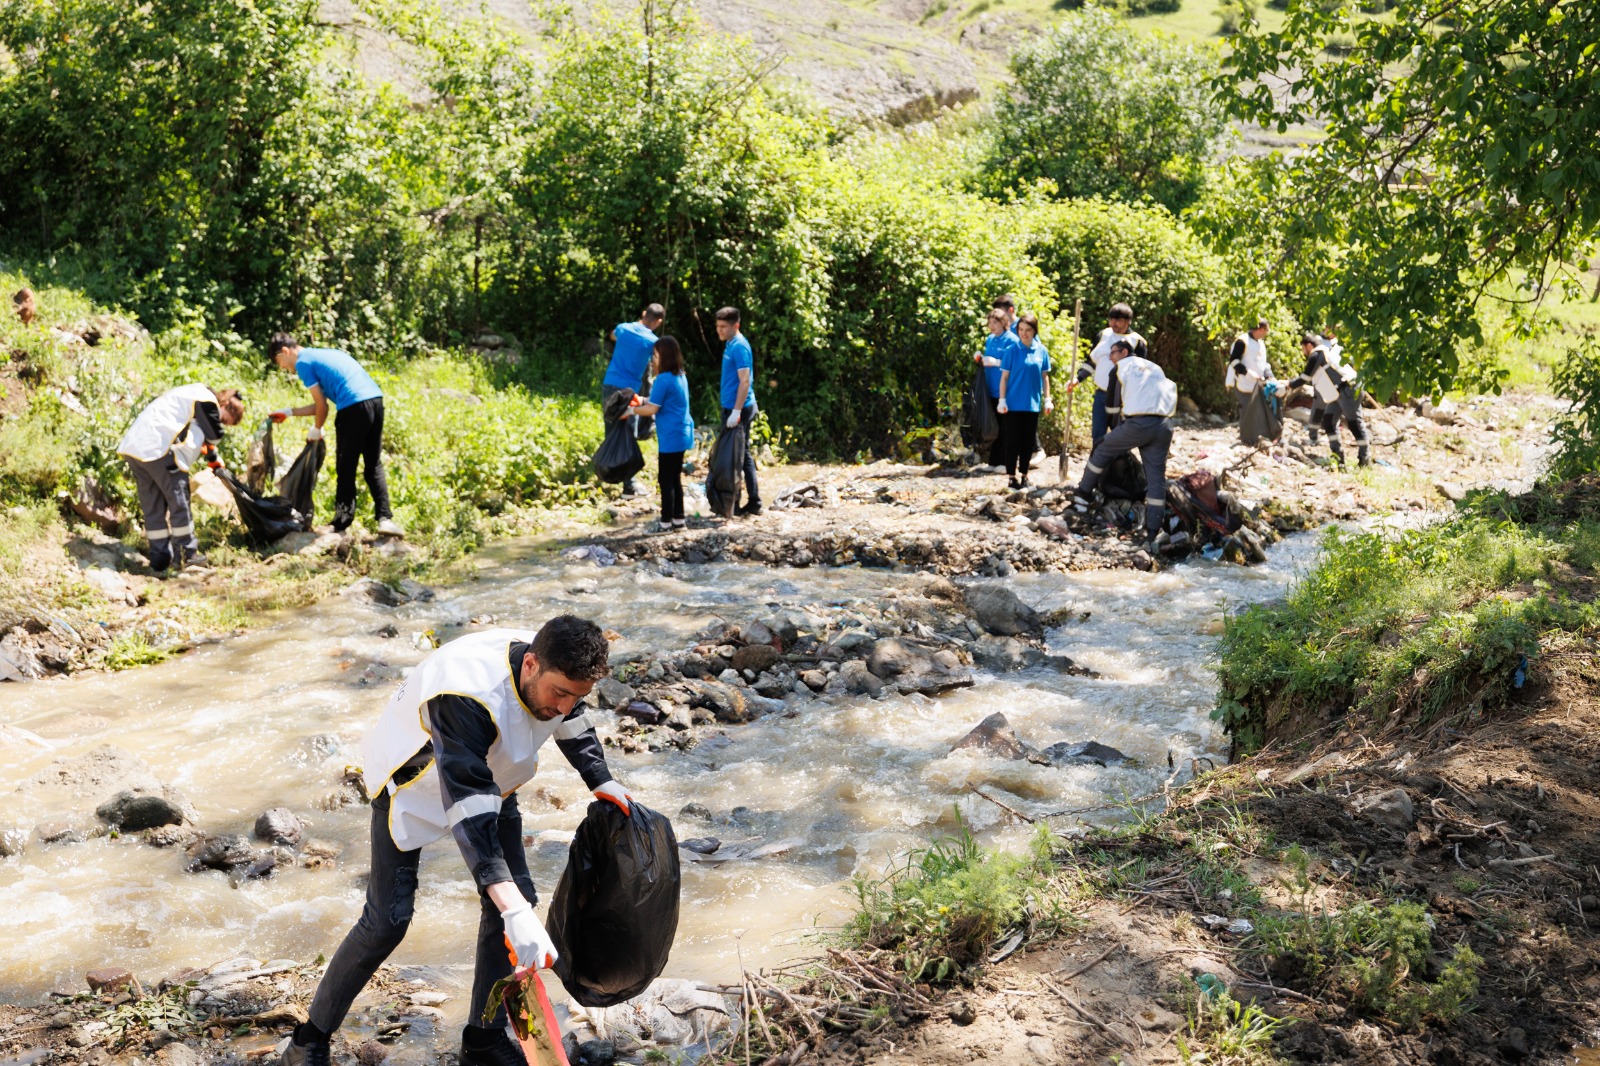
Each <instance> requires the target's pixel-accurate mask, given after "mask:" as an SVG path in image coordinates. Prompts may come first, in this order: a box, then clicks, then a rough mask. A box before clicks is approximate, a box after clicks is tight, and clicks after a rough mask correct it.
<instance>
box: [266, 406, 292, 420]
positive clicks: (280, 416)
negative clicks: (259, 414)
mask: <svg viewBox="0 0 1600 1066" xmlns="http://www.w3.org/2000/svg"><path fill="white" fill-rule="evenodd" d="M293 414H294V412H293V411H291V410H289V408H287V407H285V408H284V409H283V410H281V411H274V412H272V413H271V414H270V415H268V416H267V417H268V418H270V419H272V420H273V421H274V422H282V421H283V420H284V419H286V418H288V417H289V416H291V415H293Z"/></svg>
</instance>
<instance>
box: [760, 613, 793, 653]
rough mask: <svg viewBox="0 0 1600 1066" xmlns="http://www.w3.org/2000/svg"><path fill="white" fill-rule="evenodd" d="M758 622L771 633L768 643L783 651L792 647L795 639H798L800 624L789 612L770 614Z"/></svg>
mask: <svg viewBox="0 0 1600 1066" xmlns="http://www.w3.org/2000/svg"><path fill="white" fill-rule="evenodd" d="M758 624H759V625H761V626H763V627H765V628H766V630H767V632H769V633H771V634H772V640H771V641H768V643H770V644H775V645H777V646H778V647H779V648H781V649H783V650H784V651H787V650H788V649H790V648H792V647H794V643H795V641H797V640H799V639H800V626H799V624H798V622H797V620H796V619H795V618H794V616H793V615H791V614H788V613H784V614H775V615H771V616H769V617H767V618H763V619H761V620H760V622H759V623H758Z"/></svg>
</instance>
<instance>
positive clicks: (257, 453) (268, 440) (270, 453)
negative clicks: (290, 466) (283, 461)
mask: <svg viewBox="0 0 1600 1066" xmlns="http://www.w3.org/2000/svg"><path fill="white" fill-rule="evenodd" d="M277 473H278V452H277V449H275V448H274V447H273V446H272V419H270V418H268V419H263V420H262V423H261V428H260V429H259V430H257V431H256V435H255V436H254V437H252V438H251V439H250V448H249V451H248V452H247V453H246V458H245V464H244V483H245V484H246V485H249V486H250V491H251V492H253V493H255V494H256V495H258V496H259V495H260V494H261V493H263V492H266V491H267V486H268V485H270V484H272V479H273V478H274V477H276V476H277Z"/></svg>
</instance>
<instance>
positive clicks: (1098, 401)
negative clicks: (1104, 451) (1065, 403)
mask: <svg viewBox="0 0 1600 1066" xmlns="http://www.w3.org/2000/svg"><path fill="white" fill-rule="evenodd" d="M1110 421H1111V416H1110V415H1108V414H1106V390H1105V389H1095V390H1094V405H1093V406H1091V407H1090V408H1089V436H1090V437H1091V438H1093V444H1099V443H1100V441H1101V439H1102V438H1103V437H1105V435H1106V423H1108V422H1110ZM1093 444H1091V445H1090V447H1091V448H1092V447H1093Z"/></svg>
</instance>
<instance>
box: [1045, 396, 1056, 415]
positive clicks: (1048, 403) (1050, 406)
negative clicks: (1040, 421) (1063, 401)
mask: <svg viewBox="0 0 1600 1066" xmlns="http://www.w3.org/2000/svg"><path fill="white" fill-rule="evenodd" d="M1055 409H1056V402H1055V401H1054V400H1052V399H1051V398H1050V397H1048V396H1046V397H1045V398H1044V413H1045V414H1049V413H1050V412H1051V411H1054V410H1055Z"/></svg>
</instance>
